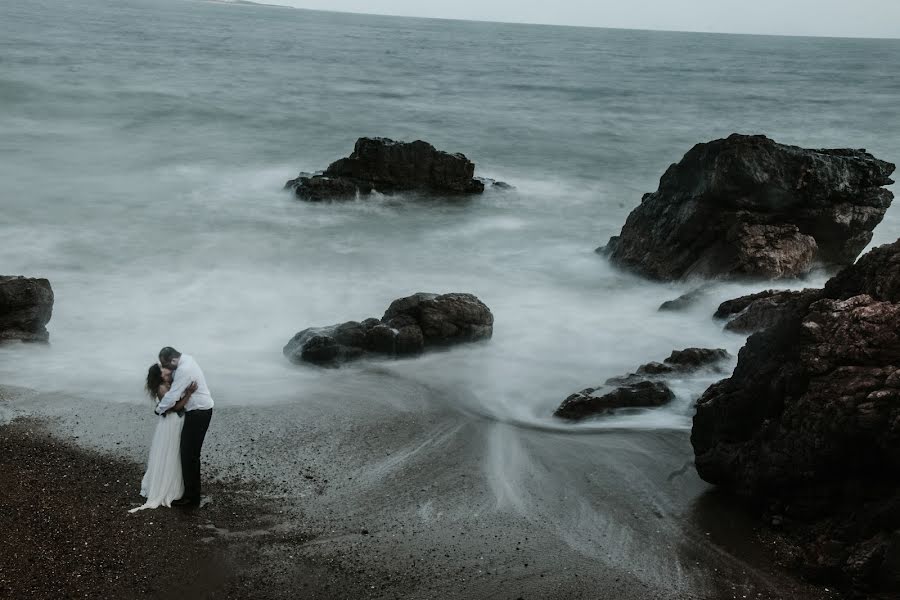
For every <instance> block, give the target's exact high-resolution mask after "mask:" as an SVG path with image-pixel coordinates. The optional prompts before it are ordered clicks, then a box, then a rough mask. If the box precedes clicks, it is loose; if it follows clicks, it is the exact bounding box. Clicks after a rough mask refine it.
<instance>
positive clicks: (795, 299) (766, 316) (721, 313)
mask: <svg viewBox="0 0 900 600" xmlns="http://www.w3.org/2000/svg"><path fill="white" fill-rule="evenodd" d="M820 293H821V290H816V289H806V290H766V291H764V292H758V293H756V294H749V295H747V296H741V297H740V298H735V299H733V300H726V301H725V302H723V303H722V304H720V305H719V308H718V309H717V310H716V312H715V314H714V315H713V316H714V317H715V318H717V319H727V322H726V323H725V329H727V330H728V331H733V332H735V333H753V332H755V331H760V330H762V329H766V328H767V327H771V326H772V325H775V324H776V323H778V322H779V321H780V320H781V319H782V318H784V317H785V316H787V315H790V314H792V313H793V307H794V306H795V305H796V304H797V303H801V305H806V304H808V303H809V302H808V301H809V300H811V299H813V298H817V297H818V295H819V294H820Z"/></svg>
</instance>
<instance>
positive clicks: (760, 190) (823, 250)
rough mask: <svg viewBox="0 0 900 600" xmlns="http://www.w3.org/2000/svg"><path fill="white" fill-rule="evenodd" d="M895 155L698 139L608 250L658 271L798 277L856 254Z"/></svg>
mask: <svg viewBox="0 0 900 600" xmlns="http://www.w3.org/2000/svg"><path fill="white" fill-rule="evenodd" d="M893 171H894V165H893V164H891V163H888V162H885V161H882V160H878V159H876V158H875V157H873V156H872V155H871V154H869V153H867V152H865V150H850V149H826V150H808V149H804V148H799V147H796V146H785V145H782V144H778V143H776V142H774V141H772V140H770V139H768V138H766V137H765V136H747V135H739V134H733V135H731V136H729V137H728V138H726V139H720V140H714V141H711V142H708V143H704V144H697V145H696V146H694V148H692V149H691V150H690V151H689V152H688V153H687V154H685V155H684V158H682V159H681V161H680V162H679V163H677V164H674V165H672V166H670V167H669V169H668V170H667V171H666V172H665V174H664V175H663V176H662V178H661V179H660V182H659V189H658V190H657V191H656V192H654V193H652V194H645V195H644V197H643V200H642V201H641V204H640V205H639V206H638V207H637V208H636V209H634V210H633V211H632V212H631V214H630V215H629V216H628V219H627V220H626V222H625V225H624V226H623V227H622V231H621V233H620V235H618V236H615V237H613V238H611V239H610V240H609V243H608V244H607V246H606V247H605V248H603V249H602V251H603V252H604V253H605V254H607V255H608V256H609V258H610V260H611V261H612V262H613V263H614V264H617V265H619V266H621V267H624V268H627V269H629V270H632V271H635V272H637V273H639V274H642V275H644V276H647V277H650V278H653V279H662V280H672V279H679V278H682V277H687V276H697V277H749V278H759V277H761V278H781V277H794V276H797V275H799V274H802V273H805V272H807V271H808V270H809V269H810V267H811V266H812V265H813V263H814V262H821V263H822V264H825V265H837V266H840V265H848V264H851V263H852V262H853V261H854V260H855V259H856V257H857V255H858V254H859V253H860V252H861V251H862V249H863V248H865V246H866V245H867V244H868V243H869V241H870V240H871V239H872V230H873V229H874V227H875V226H876V225H877V224H878V223H879V222H881V219H882V217H883V216H884V213H885V211H886V210H887V208H888V207H889V206H890V203H891V200H892V199H893V194H892V193H891V192H890V191H889V190H887V189H885V188H884V187H883V186H885V185H889V184H891V183H893V182H892V180H891V179H890V178H889V177H890V175H891V173H892V172H893Z"/></svg>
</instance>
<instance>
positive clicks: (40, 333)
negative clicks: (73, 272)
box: [0, 276, 53, 342]
mask: <svg viewBox="0 0 900 600" xmlns="http://www.w3.org/2000/svg"><path fill="white" fill-rule="evenodd" d="M52 315H53V289H52V288H51V287H50V282H49V281H47V280H46V279H30V278H26V277H8V276H0V341H3V340H22V341H24V342H46V341H48V340H49V339H50V334H49V333H48V332H47V323H49V322H50V317H51V316H52Z"/></svg>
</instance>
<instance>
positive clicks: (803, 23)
mask: <svg viewBox="0 0 900 600" xmlns="http://www.w3.org/2000/svg"><path fill="white" fill-rule="evenodd" d="M259 1H261V2H270V3H273V4H288V5H291V6H298V7H301V8H315V9H321V10H337V11H347V12H360V13H375V14H386V15H407V16H417V17H443V18H448V19H475V20H480V21H505V22H516V23H550V24H556V25H587V26H593V27H621V28H630V29H667V30H676V31H716V32H726V33H767V34H777V35H827V36H839V37H890V38H900V0H540V1H538V0H259Z"/></svg>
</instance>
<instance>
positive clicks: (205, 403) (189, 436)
mask: <svg viewBox="0 0 900 600" xmlns="http://www.w3.org/2000/svg"><path fill="white" fill-rule="evenodd" d="M159 365H160V366H161V367H165V368H167V369H171V370H172V387H171V388H170V389H169V391H168V393H166V395H165V396H163V398H162V400H160V401H159V405H157V407H156V412H157V414H160V415H161V414H164V413H165V412H166V411H167V410H169V409H170V408H172V406H174V405H175V403H176V402H178V399H179V398H181V395H182V394H183V393H184V391H185V390H186V389H187V388H188V386H190V385H191V382H192V381H195V382H197V390H196V391H195V392H194V393H193V394H192V395H191V398H190V400H188V402H187V404H186V405H185V407H184V410H185V413H184V428H183V429H182V430H181V476H182V477H183V478H184V495H183V496H182V497H181V498H179V499H178V500H174V501H173V502H172V506H184V507H191V508H196V507H197V506H200V449H201V448H202V447H203V438H204V437H206V430H207V429H209V421H210V419H211V418H212V409H213V399H212V396H211V395H210V393H209V388H208V387H207V386H206V378H205V377H204V376H203V371H201V370H200V365H198V364H197V361H195V360H194V358H193V357H192V356H189V355H187V354H182V353H181V352H179V351H178V350H176V349H175V348H170V347H168V346H166V347H165V348H163V349H162V350H160V351H159Z"/></svg>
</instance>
